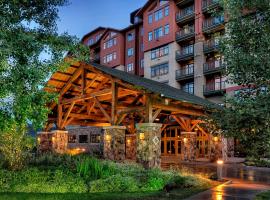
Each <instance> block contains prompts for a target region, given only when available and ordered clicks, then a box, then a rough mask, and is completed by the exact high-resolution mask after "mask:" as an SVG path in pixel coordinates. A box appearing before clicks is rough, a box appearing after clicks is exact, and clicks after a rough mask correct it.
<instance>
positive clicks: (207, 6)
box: [202, 0, 220, 13]
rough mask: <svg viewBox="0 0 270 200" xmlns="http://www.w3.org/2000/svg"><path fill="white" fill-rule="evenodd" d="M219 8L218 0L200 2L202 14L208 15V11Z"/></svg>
mask: <svg viewBox="0 0 270 200" xmlns="http://www.w3.org/2000/svg"><path fill="white" fill-rule="evenodd" d="M218 7H220V4H219V3H218V0H203V1H202V11H203V13H208V12H209V11H210V10H212V9H215V8H218Z"/></svg>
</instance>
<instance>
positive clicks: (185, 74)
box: [175, 67, 194, 81]
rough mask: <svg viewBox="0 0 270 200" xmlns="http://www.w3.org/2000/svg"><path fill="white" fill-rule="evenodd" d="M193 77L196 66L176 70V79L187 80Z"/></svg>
mask: <svg viewBox="0 0 270 200" xmlns="http://www.w3.org/2000/svg"><path fill="white" fill-rule="evenodd" d="M193 78H194V67H193V68H189V69H180V70H176V71H175V80H177V81H187V80H190V79H193Z"/></svg>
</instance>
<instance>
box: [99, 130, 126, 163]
mask: <svg viewBox="0 0 270 200" xmlns="http://www.w3.org/2000/svg"><path fill="white" fill-rule="evenodd" d="M103 130H104V133H103V156H104V158H105V159H109V160H115V161H122V160H125V132H126V127H124V126H109V127H104V128H103Z"/></svg>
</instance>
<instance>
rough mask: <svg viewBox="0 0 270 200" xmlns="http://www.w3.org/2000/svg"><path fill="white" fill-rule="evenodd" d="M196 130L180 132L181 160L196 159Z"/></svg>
mask: <svg viewBox="0 0 270 200" xmlns="http://www.w3.org/2000/svg"><path fill="white" fill-rule="evenodd" d="M196 136H197V133H196V132H181V139H182V141H183V145H182V149H181V150H182V160H185V161H194V160H195V159H196Z"/></svg>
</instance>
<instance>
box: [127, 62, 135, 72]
mask: <svg viewBox="0 0 270 200" xmlns="http://www.w3.org/2000/svg"><path fill="white" fill-rule="evenodd" d="M132 71H134V65H133V63H129V64H128V65H127V72H132Z"/></svg>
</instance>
